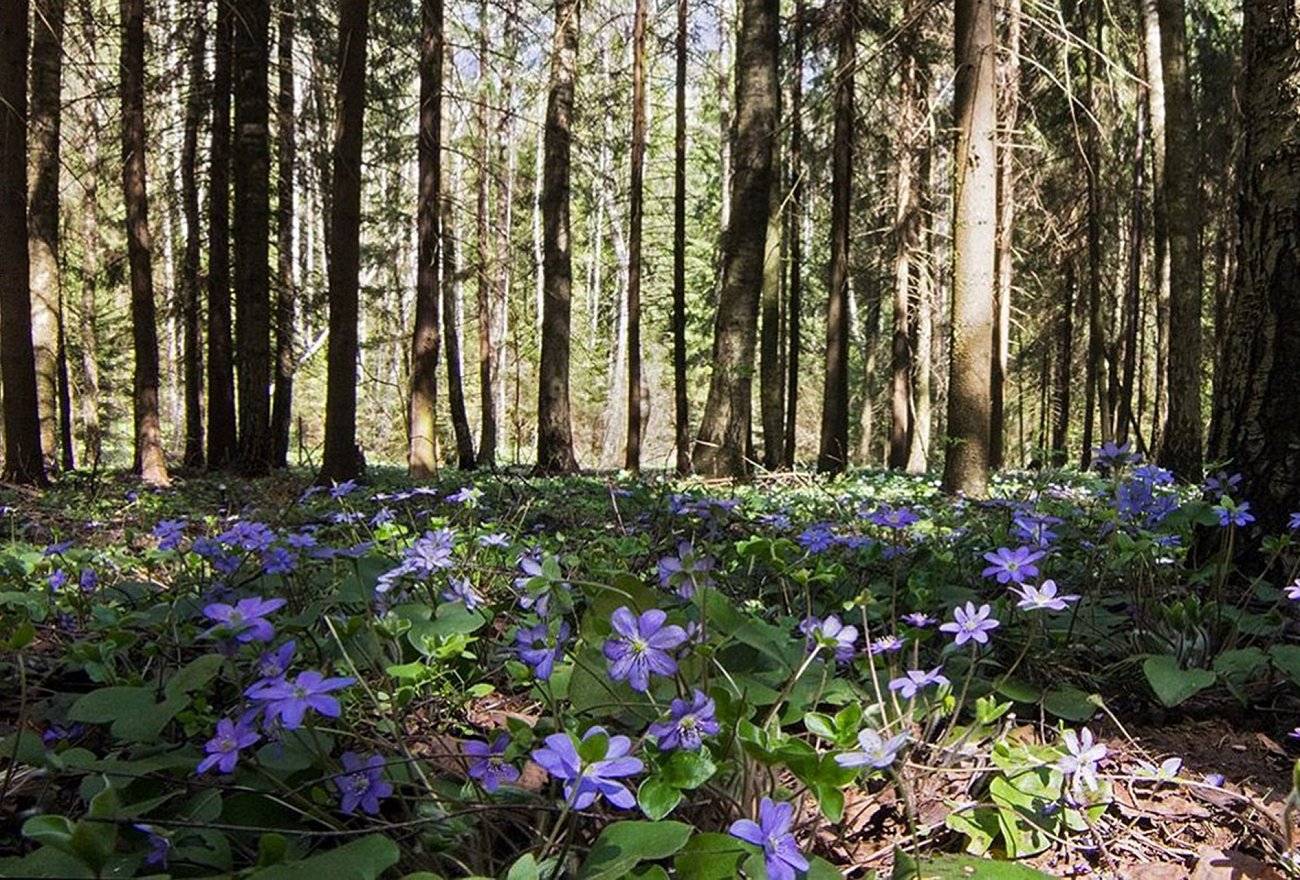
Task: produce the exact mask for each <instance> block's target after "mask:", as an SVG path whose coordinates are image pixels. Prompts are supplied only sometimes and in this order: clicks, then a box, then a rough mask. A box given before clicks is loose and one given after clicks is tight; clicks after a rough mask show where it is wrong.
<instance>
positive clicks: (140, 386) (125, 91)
mask: <svg viewBox="0 0 1300 880" xmlns="http://www.w3.org/2000/svg"><path fill="white" fill-rule="evenodd" d="M144 5H145V4H144V0H122V58H121V63H120V73H121V83H122V191H123V199H124V201H125V203H126V249H127V261H128V262H129V264H130V267H131V335H132V339H133V342H134V347H135V382H134V388H135V395H134V403H135V469H136V471H137V472H138V473H139V474H140V477H141V478H142V479H143V480H144V481H145V483H147V484H149V485H151V486H166V485H167V484H168V483H169V479H168V476H167V462H166V458H165V456H164V454H163V446H162V422H161V418H160V416H159V405H158V372H159V370H158V327H157V312H156V310H155V307H154V299H153V241H152V238H151V237H150V233H149V197H148V192H147V189H146V185H145V167H146V163H145V145H146V144H147V143H148V138H147V137H146V134H145V124H144V79H145V65H144Z"/></svg>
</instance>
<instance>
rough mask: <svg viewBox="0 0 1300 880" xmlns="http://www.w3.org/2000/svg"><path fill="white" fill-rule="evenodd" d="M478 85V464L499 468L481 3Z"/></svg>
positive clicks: (483, 7) (482, 11) (482, 5)
mask: <svg viewBox="0 0 1300 880" xmlns="http://www.w3.org/2000/svg"><path fill="white" fill-rule="evenodd" d="M478 18H479V20H478V84H477V87H476V92H475V107H474V120H475V132H476V135H477V141H478V142H477V144H476V145H475V151H476V161H475V164H476V165H477V166H478V169H477V173H476V175H475V200H474V204H475V208H474V229H475V238H474V242H475V247H476V251H475V260H474V289H475V303H476V305H477V315H478V380H479V437H478V461H477V464H478V465H479V466H480V467H488V468H491V467H495V466H496V461H497V414H496V396H495V393H494V391H493V388H494V378H493V375H492V373H493V366H494V365H495V364H494V360H495V359H494V355H493V351H492V342H493V339H492V296H493V293H492V265H491V264H492V251H493V248H494V247H495V243H494V242H493V240H492V227H491V224H490V223H489V222H488V201H489V195H490V188H491V185H492V166H491V163H490V162H489V161H488V102H489V101H490V100H491V92H490V89H489V87H488V74H487V70H488V4H487V2H486V0H480V2H479V7H478Z"/></svg>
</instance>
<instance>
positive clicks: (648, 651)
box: [604, 606, 686, 693]
mask: <svg viewBox="0 0 1300 880" xmlns="http://www.w3.org/2000/svg"><path fill="white" fill-rule="evenodd" d="M667 619H668V615H667V614H665V613H664V612H663V611H662V610H660V609H658V608H651V609H650V610H649V611H646V612H644V613H643V614H642V615H641V616H640V617H639V618H638V617H635V616H633V614H632V611H631V609H630V608H628V607H627V606H624V607H622V608H619V609H618V610H617V611H615V612H614V613H613V615H611V616H610V621H609V622H610V625H611V626H613V627H614V632H615V633H616V635H615V636H613V637H612V638H610V639H608V640H607V641H606V642H605V645H604V653H605V659H606V660H608V661H609V677H610V678H612V679H613V680H614V681H624V680H626V681H627V683H628V684H629V685H631V686H632V690H635V691H641V692H642V693H644V692H645V691H648V690H649V689H650V676H651V675H672V674H673V673H675V672H676V671H677V661H676V660H674V659H673V658H672V655H670V654H669V653H668V652H669V651H671V650H673V649H674V648H679V647H681V645H682V643H683V642H685V641H686V631H685V630H684V629H682V628H681V627H680V626H676V625H669V626H665V625H664V623H665V622H666V621H667Z"/></svg>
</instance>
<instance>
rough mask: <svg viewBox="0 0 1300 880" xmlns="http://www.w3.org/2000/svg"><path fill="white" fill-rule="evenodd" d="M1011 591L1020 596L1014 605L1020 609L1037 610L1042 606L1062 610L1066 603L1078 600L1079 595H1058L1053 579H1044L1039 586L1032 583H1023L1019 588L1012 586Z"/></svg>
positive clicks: (1052, 609)
mask: <svg viewBox="0 0 1300 880" xmlns="http://www.w3.org/2000/svg"><path fill="white" fill-rule="evenodd" d="M1011 592H1013V593H1015V594H1016V595H1017V596H1019V597H1020V601H1019V602H1017V603H1016V607H1017V608H1020V609H1021V610H1022V611H1037V610H1039V609H1043V608H1045V609H1047V610H1048V611H1064V610H1065V608H1066V605H1067V604H1068V603H1070V602H1078V601H1079V597H1078V596H1076V595H1074V594H1073V593H1070V594H1068V595H1061V596H1058V595H1057V594H1056V581H1054V580H1045V581H1043V583H1042V585H1041V586H1039V587H1035V586H1034V585H1033V584H1024V585H1022V586H1021V587H1020V588H1019V589H1016V588H1015V587H1012V588H1011Z"/></svg>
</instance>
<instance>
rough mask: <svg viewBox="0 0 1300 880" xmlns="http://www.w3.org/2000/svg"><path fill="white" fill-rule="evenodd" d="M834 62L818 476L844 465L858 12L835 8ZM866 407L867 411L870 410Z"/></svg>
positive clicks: (850, 5) (849, 5)
mask: <svg viewBox="0 0 1300 880" xmlns="http://www.w3.org/2000/svg"><path fill="white" fill-rule="evenodd" d="M840 16H841V19H840V26H839V52H838V56H837V58H836V62H835V70H836V81H835V132H834V134H833V136H832V140H831V277H830V289H829V290H828V297H829V299H828V302H827V306H826V385H825V391H824V394H823V397H822V431H821V450H820V452H819V453H818V455H817V470H819V471H821V472H822V473H839V472H840V471H843V470H844V468H845V467H847V466H848V460H849V314H848V299H849V297H848V293H849V219H850V218H849V213H850V208H851V205H852V202H853V128H854V121H855V120H854V101H853V91H854V87H855V85H854V83H855V79H854V70H855V68H856V66H857V42H858V36H857V35H858V30H857V9H856V5H855V3H854V2H852V0H844V2H842V3H841V4H840ZM870 405H871V404H870V402H868V403H867V406H870Z"/></svg>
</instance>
